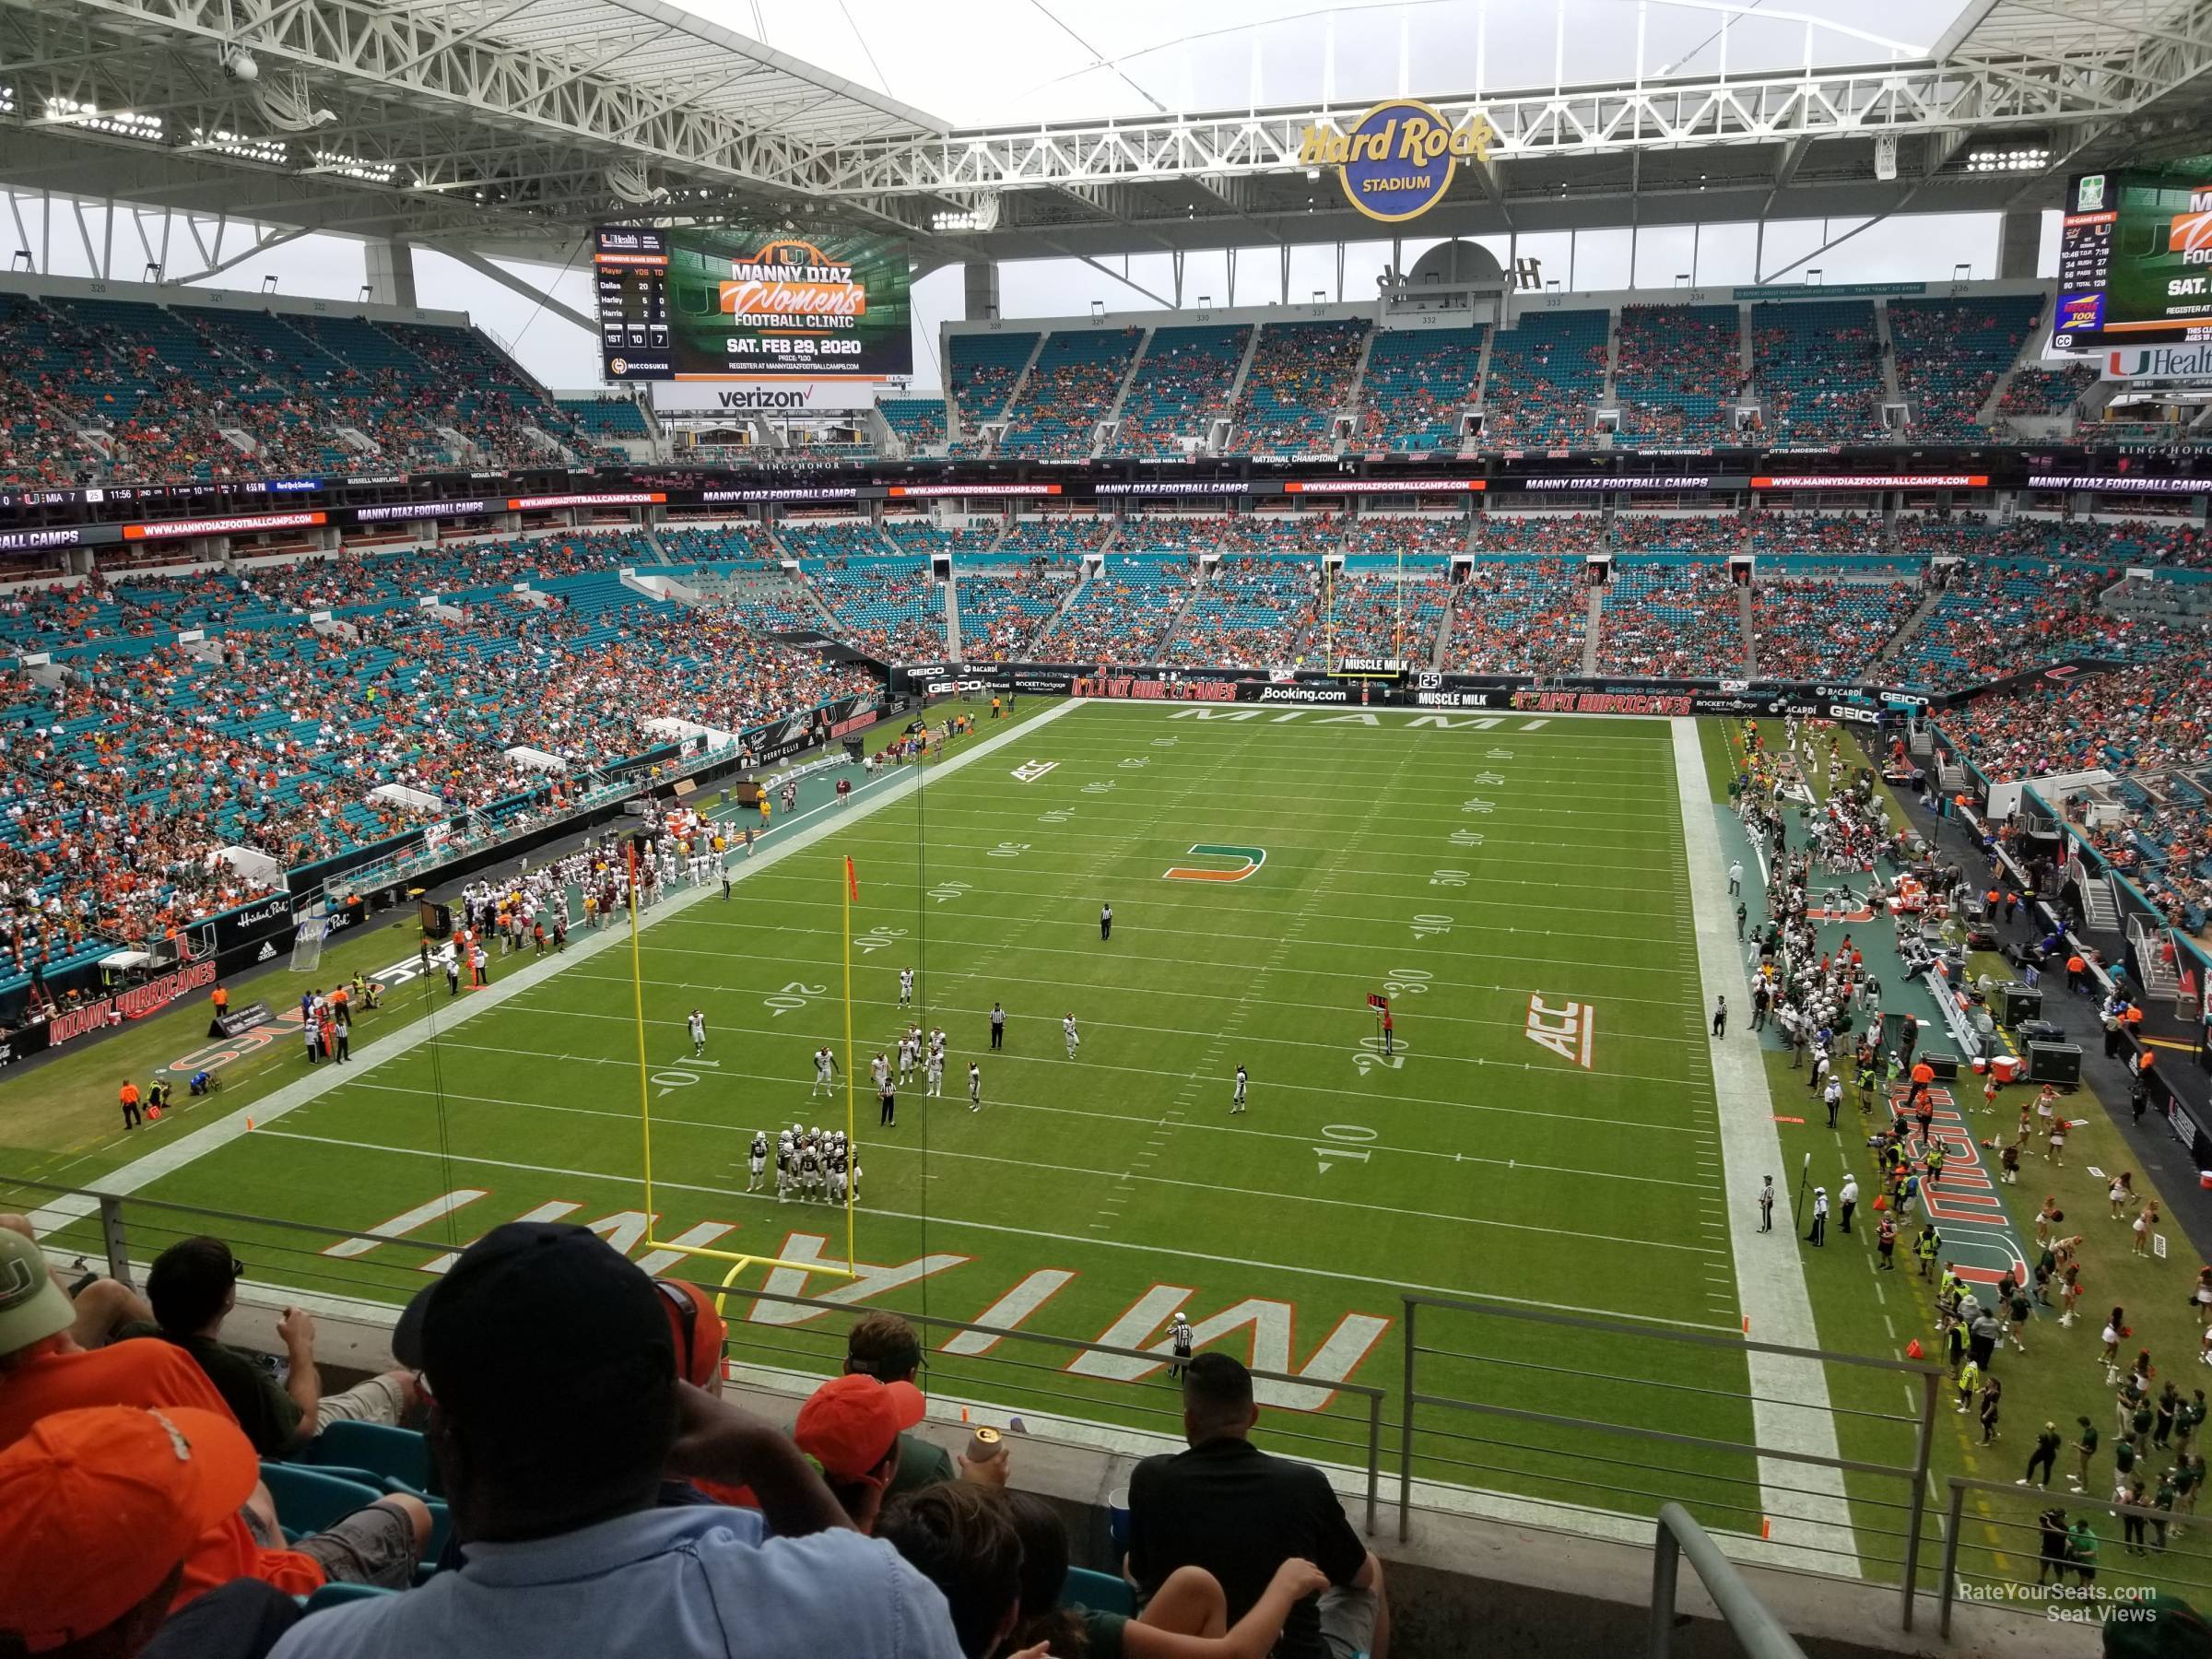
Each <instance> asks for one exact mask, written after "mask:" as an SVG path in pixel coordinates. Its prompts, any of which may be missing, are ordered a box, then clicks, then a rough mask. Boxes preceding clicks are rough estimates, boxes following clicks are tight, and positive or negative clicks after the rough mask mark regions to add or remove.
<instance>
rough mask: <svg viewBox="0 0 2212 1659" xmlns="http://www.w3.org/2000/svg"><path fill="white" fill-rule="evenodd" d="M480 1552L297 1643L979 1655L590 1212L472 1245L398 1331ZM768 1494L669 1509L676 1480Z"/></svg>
mask: <svg viewBox="0 0 2212 1659" xmlns="http://www.w3.org/2000/svg"><path fill="white" fill-rule="evenodd" d="M393 1348H394V1352H395V1353H396V1354H397V1355H398V1356H399V1358H400V1360H401V1362H402V1363H403V1364H406V1365H407V1366H409V1367H411V1368H414V1369H416V1370H418V1371H419V1372H420V1374H421V1378H422V1383H423V1390H424V1393H425V1394H427V1395H428V1396H429V1400H430V1428H429V1438H430V1449H431V1452H432V1454H433V1455H434V1456H435V1458H436V1459H437V1464H438V1470H439V1473H440V1475H441V1477H442V1481H443V1485H444V1488H445V1491H446V1493H447V1495H448V1499H449V1502H450V1506H451V1509H452V1512H453V1526H454V1531H455V1535H456V1536H457V1537H458V1538H459V1539H460V1541H461V1545H462V1554H463V1558H464V1562H465V1564H464V1565H463V1566H462V1567H460V1568H459V1569H457V1570H454V1571H445V1572H441V1573H439V1574H437V1575H436V1576H435V1577H433V1578H432V1579H430V1581H429V1583H426V1584H423V1585H421V1586H419V1587H418V1588H416V1589H413V1590H409V1591H406V1592H405V1593H404V1594H398V1595H391V1596H385V1597H382V1598H379V1599H377V1600H375V1601H367V1602H356V1603H352V1604H349V1605H347V1606H339V1607H334V1608H331V1609H329V1610H328V1611H326V1612H321V1613H317V1614H315V1615H313V1616H312V1617H311V1618H307V1619H305V1620H303V1621H302V1622H301V1623H300V1625H299V1626H298V1627H297V1628H295V1629H294V1630H292V1631H291V1632H290V1634H288V1636H287V1637H286V1638H285V1639H284V1641H283V1642H282V1643H281V1644H279V1646H278V1647H277V1653H276V1659H479V1656H481V1655H484V1654H490V1653H496V1654H499V1655H500V1656H501V1659H538V1656H541V1655H543V1656H547V1659H552V1656H561V1659H566V1656H567V1655H571V1654H584V1653H588V1654H591V1655H592V1656H593V1659H687V1656H691V1655H696V1656H697V1659H727V1656H728V1655H730V1654H736V1653H742V1654H745V1655H747V1659H777V1656H780V1655H791V1656H792V1659H814V1656H815V1655H818V1654H824V1653H836V1654H839V1655H841V1656H842V1659H958V1655H959V1651H960V1650H959V1641H958V1639H957V1638H956V1636H955V1635H954V1632H953V1627H952V1620H951V1616H950V1614H949V1612H948V1610H947V1606H946V1601H945V1597H944V1595H943V1594H941V1593H940V1592H939V1591H938V1590H937V1588H936V1587H935V1585H934V1584H932V1583H929V1582H928V1580H926V1579H924V1577H923V1576H922V1575H921V1574H920V1573H918V1572H916V1571H914V1570H913V1569H912V1568H911V1567H909V1566H908V1565H907V1564H906V1563H905V1562H904V1561H902V1560H901V1559H900V1558H899V1556H898V1555H897V1553H896V1552H895V1551H893V1550H892V1549H891V1548H890V1547H889V1546H888V1545H886V1544H883V1543H879V1542H877V1541H876V1540H874V1539H870V1538H866V1537H864V1536H862V1535H861V1534H859V1533H858V1532H855V1531H854V1530H853V1527H852V1524H851V1523H850V1522H849V1521H848V1520H847V1519H846V1518H845V1515H844V1512H842V1511H841V1509H840V1508H839V1507H838V1503H837V1500H836V1499H835V1498H834V1497H833V1496H832V1495H831V1494H830V1488H828V1487H827V1486H826V1485H824V1484H823V1482H822V1479H821V1477H820V1476H819V1475H818V1474H817V1473H816V1472H815V1471H814V1468H813V1467H812V1465H809V1464H808V1463H807V1462H806V1458H805V1457H804V1456H803V1455H802V1454H801V1453H800V1452H799V1450H798V1448H797V1447H796V1446H794V1444H793V1443H792V1441H790V1439H789V1438H788V1437H787V1436H786V1435H784V1434H783V1433H782V1431H780V1430H777V1429H775V1428H773V1427H771V1425H769V1424H767V1423H764V1422H762V1421H760V1420H759V1419H758V1418H754V1417H752V1416H751V1415H750V1414H748V1413H747V1412H744V1411H741V1410H739V1409H737V1408H736V1407H735V1406H730V1405H726V1404H724V1402H722V1401H720V1400H716V1399H714V1398H712V1396H711V1395H709V1394H705V1393H703V1392H702V1391H700V1390H699V1389H697V1388H694V1387H692V1386H691V1385H690V1384H689V1383H688V1382H679V1381H678V1380H677V1374H676V1360H675V1351H674V1343H673V1339H672V1337H671V1336H670V1334H669V1328H668V1320H667V1317H666V1315H665V1313H664V1312H662V1309H661V1305H660V1298H659V1293H658V1292H657V1291H656V1290H655V1289H654V1288H653V1281H652V1280H651V1279H649V1278H647V1277H645V1275H644V1274H643V1273H642V1272H641V1271H640V1270H639V1269H638V1268H637V1267H636V1266H634V1265H631V1264H630V1263H629V1261H628V1260H627V1259H625V1258H624V1257H623V1256H622V1255H620V1254H619V1253H617V1252H616V1251H614V1250H613V1249H611V1248H609V1247H608V1246H607V1245H606V1243H605V1242H604V1241H602V1240H600V1239H599V1238H598V1237H597V1236H596V1235H594V1234H593V1233H592V1232H590V1231H589V1230H586V1229H583V1228H581V1227H567V1226H558V1225H552V1224H547V1223H541V1222H515V1223H511V1224H509V1225H507V1226H505V1227H500V1228H496V1229H494V1230H492V1231H491V1232H489V1233H488V1234H486V1235H485V1236H484V1237H483V1238H482V1239H479V1240H478V1241H477V1242H476V1243H474V1244H472V1245H471V1246H469V1248H468V1249H467V1250H465V1252H463V1253H462V1255H461V1258H460V1260H459V1261H458V1262H456V1263H455V1264H454V1265H453V1269H452V1271H451V1272H449V1273H448V1274H447V1275H446V1276H445V1277H443V1278H442V1279H441V1280H440V1281H439V1282H438V1283H437V1284H435V1285H433V1286H431V1287H429V1288H428V1289H426V1290H424V1291H423V1292H422V1293H421V1294H420V1295H418V1296H417V1297H416V1299H415V1300H414V1301H413V1302H412V1303H410V1304H409V1305H408V1307H407V1310H406V1312H405V1313H404V1314H402V1315H401V1318H400V1323H399V1326H398V1329H397V1330H396V1331H395V1332H394V1336H393ZM669 1475H673V1476H677V1477H700V1478H704V1479H711V1480H712V1481H715V1482H717V1483H721V1484H726V1485H730V1486H750V1487H751V1488H752V1489H753V1492H754V1494H755V1496H756V1497H757V1498H758V1499H759V1503H760V1511H759V1512H758V1513H755V1512H751V1511H746V1510H731V1509H724V1508H720V1507H716V1506H696V1505H695V1506H689V1507H684V1508H662V1507H658V1505H657V1500H658V1498H659V1496H660V1492H661V1483H662V1480H663V1478H664V1477H665V1476H669Z"/></svg>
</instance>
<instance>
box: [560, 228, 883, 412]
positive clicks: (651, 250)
mask: <svg viewBox="0 0 2212 1659" xmlns="http://www.w3.org/2000/svg"><path fill="white" fill-rule="evenodd" d="M592 268H593V281H594V287H595V289H596V294H597V301H598V309H599V348H600V361H601V367H602V369H603V370H604V371H605V373H606V379H607V380H608V381H609V382H629V381H656V380H663V381H665V380H734V381H758V380H763V379H772V378H774V377H777V376H781V375H791V376H798V377H803V378H806V379H809V380H835V379H851V380H882V379H888V378H892V377H897V376H904V375H910V374H912V372H913V368H914V346H913V323H912V302H911V299H910V296H909V291H908V290H909V284H910V278H909V275H908V261H907V253H906V247H905V244H904V243H903V242H899V241H893V240H891V239H889V238H887V237H880V236H876V235H874V234H871V233H864V232H856V231H853V230H848V229H806V230H794V229H765V228H750V227H747V226H743V225H717V226H712V227H705V226H689V227H677V228H669V229H661V228H657V227H654V226H649V225H602V226H600V227H599V228H598V229H596V230H594V232H593V253H592Z"/></svg>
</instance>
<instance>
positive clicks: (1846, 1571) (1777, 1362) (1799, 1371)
mask: <svg viewBox="0 0 2212 1659" xmlns="http://www.w3.org/2000/svg"><path fill="white" fill-rule="evenodd" d="M1671 731H1672V735H1673V738H1674V752H1675V783H1676V789H1677V804H1678V807H1679V810H1680V815H1681V823H1682V834H1683V848H1684V858H1685V863H1686V865H1687V867H1688V876H1689V891H1690V898H1691V913H1692V916H1693V918H1694V920H1695V922H1696V926H1697V941H1698V969H1699V976H1700V981H1701V983H1702V995H1701V1000H1700V1007H1701V1008H1702V1007H1710V1006H1712V1001H1713V999H1714V998H1715V997H1716V996H1719V995H1722V994H1726V993H1729V992H1735V993H1736V994H1738V995H1739V996H1740V995H1741V994H1742V990H1743V985H1744V971H1743V968H1742V966H1741V965H1740V964H1741V958H1740V956H1739V954H1738V950H1737V944H1736V939H1735V907H1734V905H1733V904H1732V903H1731V902H1730V901H1729V900H1728V898H1727V896H1726V894H1725V891H1724V883H1723V880H1722V871H1723V865H1724V860H1723V858H1722V856H1721V845H1720V832H1719V830H1718V828H1717V826H1716V825H1715V823H1714V821H1713V813H1714V810H1715V806H1714V803H1713V801H1712V795H1711V791H1710V790H1709V788H1708V786H1707V783H1706V776H1705V758H1704V754H1703V751H1702V749H1701V748H1700V744H1699V739H1698V723H1697V722H1696V721H1695V720H1689V719H1678V720H1676V721H1674V722H1673V723H1672V725H1671ZM1712 1072H1713V1089H1714V1098H1715V1100H1716V1101H1717V1103H1718V1115H1719V1122H1720V1129H1721V1147H1722V1156H1723V1158H1724V1160H1725V1162H1726V1166H1727V1174H1726V1177H1725V1179H1724V1189H1725V1190H1726V1191H1729V1192H1735V1191H1736V1190H1738V1189H1739V1188H1740V1189H1742V1190H1743V1191H1745V1192H1749V1191H1751V1190H1753V1187H1754V1183H1755V1182H1756V1178H1757V1177H1758V1176H1759V1174H1760V1173H1761V1172H1764V1171H1776V1170H1780V1169H1783V1167H1784V1163H1783V1154H1782V1138H1781V1135H1780V1133H1779V1132H1778V1131H1777V1130H1776V1129H1775V1127H1774V1105H1773V1101H1772V1100H1771V1097H1770V1095H1769V1093H1768V1088H1767V1077H1766V1068H1765V1062H1764V1060H1763V1059H1762V1058H1761V1056H1760V1053H1759V1040H1758V1039H1757V1038H1756V1037H1754V1036H1752V1035H1751V1033H1750V1032H1749V1031H1748V1030H1747V1029H1746V1028H1745V1027H1744V1026H1743V1025H1741V1024H1740V1023H1739V1024H1737V1025H1735V1027H1734V1028H1733V1029H1732V1030H1730V1031H1729V1033H1728V1035H1727V1036H1725V1037H1724V1038H1720V1039H1717V1040H1716V1041H1713V1042H1712ZM1730 1236H1731V1241H1732V1242H1733V1245H1734V1257H1735V1281H1736V1299H1737V1301H1738V1303H1739V1304H1740V1305H1741V1307H1742V1308H1743V1311H1744V1313H1745V1316H1746V1317H1747V1318H1748V1319H1749V1320H1750V1321H1751V1322H1752V1324H1753V1325H1754V1327H1755V1328H1756V1329H1757V1331H1758V1334H1759V1337H1760V1339H1761V1340H1762V1341H1766V1342H1772V1343H1780V1344H1784V1345H1787V1346H1790V1347H1806V1348H1811V1347H1818V1345H1819V1335H1818V1331H1817V1329H1816V1328H1815V1326H1814V1324H1813V1311H1812V1302H1811V1300H1810V1298H1809V1297H1808V1296H1807V1295H1806V1285H1805V1265H1804V1263H1803V1261H1802V1260H1801V1259H1800V1258H1799V1256H1798V1253H1797V1249H1796V1243H1795V1240H1794V1234H1786V1233H1785V1234H1783V1235H1781V1236H1780V1237H1779V1238H1777V1239H1771V1240H1770V1241H1767V1242H1762V1241H1761V1239H1760V1235H1759V1234H1757V1233H1754V1232H1752V1231H1750V1230H1748V1229H1747V1228H1740V1227H1739V1228H1732V1229H1731V1231H1730ZM1776 1246H1779V1248H1777V1247H1776ZM1745 1359H1746V1363H1747V1368H1748V1370H1749V1372H1750V1379H1751V1395H1752V1407H1751V1410H1752V1424H1753V1430H1754V1433H1755V1434H1756V1436H1757V1438H1758V1441H1759V1444H1761V1445H1768V1446H1775V1447H1779V1448H1786V1449H1788V1450H1791V1451H1795V1452H1802V1453H1810V1454H1812V1455H1815V1456H1822V1457H1830V1458H1832V1457H1835V1456H1837V1455H1838V1452H1837V1444H1836V1420H1835V1416H1834V1413H1833V1409H1832V1407H1831V1405H1830V1398H1829V1392H1828V1377H1827V1373H1826V1372H1825V1371H1823V1370H1822V1369H1821V1367H1820V1366H1819V1365H1818V1363H1817V1362H1815V1361H1811V1360H1804V1359H1788V1358H1785V1357H1784V1356H1783V1355H1780V1354H1769V1353H1762V1352H1757V1351H1754V1352H1751V1353H1748V1354H1747V1355H1746V1356H1745ZM1783 1402H1794V1404H1783ZM1759 1482H1760V1489H1761V1508H1762V1509H1763V1511H1764V1512H1765V1513H1767V1514H1768V1515H1770V1516H1771V1517H1772V1519H1773V1524H1774V1535H1775V1537H1776V1539H1777V1540H1782V1539H1784V1538H1786V1539H1787V1540H1788V1541H1789V1542H1790V1543H1791V1544H1792V1545H1794V1546H1795V1547H1797V1548H1799V1549H1803V1550H1806V1551H1808V1552H1810V1558H1811V1559H1810V1561H1809V1562H1808V1564H1814V1565H1817V1566H1818V1568H1819V1569H1821V1570H1823V1571H1832V1572H1835V1573H1838V1574H1840V1575H1842V1576H1845V1577H1852V1578H1856V1577H1859V1576H1861V1575H1862V1571H1863V1570H1862V1568H1861V1565H1860V1561H1859V1556H1858V1547H1857V1537H1856V1535H1855V1534H1854V1533H1853V1530H1852V1522H1851V1505H1850V1502H1849V1500H1848V1498H1847V1496H1846V1494H1845V1492H1844V1489H1843V1479H1842V1475H1841V1472H1840V1471H1839V1470H1836V1469H1834V1468H1830V1467H1827V1466H1824V1465H1817V1464H1783V1463H1782V1462H1780V1461H1778V1460H1775V1459H1771V1458H1763V1459H1761V1460H1760V1462H1759Z"/></svg>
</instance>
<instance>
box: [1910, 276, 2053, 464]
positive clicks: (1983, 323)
mask: <svg viewBox="0 0 2212 1659" xmlns="http://www.w3.org/2000/svg"><path fill="white" fill-rule="evenodd" d="M2041 313H2042V300H2041V299H2040V298H2039V297H2037V296H2035V295H2032V294H2021V295H2000V296H1986V297H1980V296H1978V297H1972V298H1967V299H1958V300H1891V301H1890V302H1889V346H1890V354H1891V357H1892V358H1893V359H1894V360H1895V362H1896V364H1897V389H1898V391H1899V392H1900V393H1901V394H1903V395H1904V399H1905V403H1906V405H1907V406H1908V407H1909V408H1910V410H1911V411H1912V430H1913V432H1914V434H1915V435H1916V436H1919V437H1922V438H1936V439H1958V440H1960V441H1980V440H1983V439H1986V438H1987V437H1988V436H1989V430H1988V429H1987V428H1986V427H1984V426H1983V424H1982V410H1983V406H1985V405H1986V404H1987V403H1988V402H1989V399H1990V394H1991V393H1993V392H1994V391H1995V390H1996V385H1997V382H1998V381H2000V380H2002V379H2003V378H2004V376H2005V372H2006V370H2008V369H2009V368H2011V367H2012V362H2013V359H2015V358H2017V357H2018V356H2019V353H2020V347H2021V346H2023V345H2024V344H2026V343H2027V339H2028V335H2029V334H2030V331H2031V330H2032V329H2033V328H2034V327H2035V324H2036V320H2037V318H2038V317H2040V316H2041Z"/></svg>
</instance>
